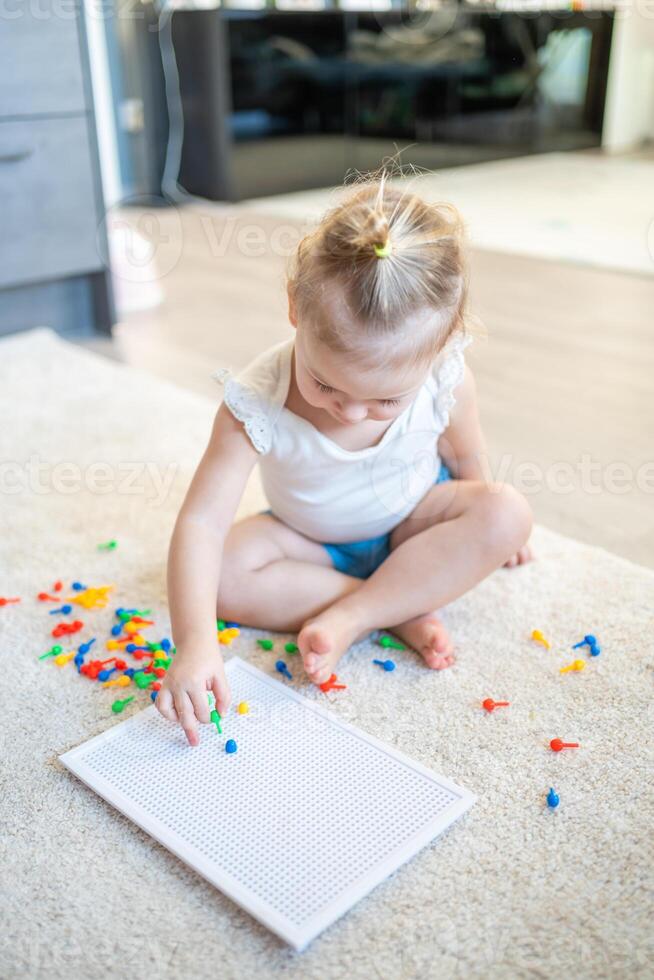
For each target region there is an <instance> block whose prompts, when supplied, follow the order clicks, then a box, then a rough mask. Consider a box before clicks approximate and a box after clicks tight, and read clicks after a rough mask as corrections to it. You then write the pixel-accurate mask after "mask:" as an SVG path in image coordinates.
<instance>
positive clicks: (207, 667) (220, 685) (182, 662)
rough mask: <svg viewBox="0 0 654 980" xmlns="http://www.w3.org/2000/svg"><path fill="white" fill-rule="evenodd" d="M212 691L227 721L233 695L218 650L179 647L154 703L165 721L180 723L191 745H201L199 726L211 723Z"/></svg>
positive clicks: (217, 708) (217, 707) (221, 713)
mask: <svg viewBox="0 0 654 980" xmlns="http://www.w3.org/2000/svg"><path fill="white" fill-rule="evenodd" d="M208 691H213V694H214V697H215V699H216V710H217V711H218V713H219V714H220V715H221V716H222V717H224V715H225V714H226V713H227V709H228V708H229V703H230V701H231V693H230V690H229V686H228V684H227V679H226V677H225V668H224V665H223V658H222V657H221V655H220V653H219V652H218V650H216V648H215V647H214V646H213V645H210V646H208V647H203V646H199V647H191V648H187V649H185V650H184V649H180V648H179V647H178V648H177V652H176V654H175V656H174V659H173V662H172V664H171V665H170V668H169V670H168V673H167V674H166V677H165V679H164V681H163V683H162V685H161V689H160V691H159V693H158V695H157V698H156V700H155V702H154V703H155V704H156V706H157V708H158V709H159V712H160V713H161V714H162V715H163V717H164V718H167V719H168V721H178V722H179V723H180V725H181V726H182V728H183V729H184V732H185V734H186V737H187V739H188V742H189V745H198V744H199V742H200V739H199V736H198V722H201V723H202V724H205V725H206V724H208V723H209V721H210V711H209V699H208V697H207V692H208Z"/></svg>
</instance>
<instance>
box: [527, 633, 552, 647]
mask: <svg viewBox="0 0 654 980" xmlns="http://www.w3.org/2000/svg"><path fill="white" fill-rule="evenodd" d="M531 638H532V640H534V641H535V642H536V643H540V644H541V646H544V647H545V649H546V650H551V649H552V644H551V643H550V641H549V640H548V639H546V638H545V637H544V636H543V634H542V633H541V631H540V630H532V633H531Z"/></svg>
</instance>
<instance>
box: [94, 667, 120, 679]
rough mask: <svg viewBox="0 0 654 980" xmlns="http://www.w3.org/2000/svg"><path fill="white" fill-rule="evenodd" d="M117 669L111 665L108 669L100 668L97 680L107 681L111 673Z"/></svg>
mask: <svg viewBox="0 0 654 980" xmlns="http://www.w3.org/2000/svg"><path fill="white" fill-rule="evenodd" d="M117 670H118V668H117V667H111V668H110V669H108V670H101V671H100V673H99V674H98V680H99V681H102V682H104V681H108V680H109V678H110V677H111V675H112V674H115V673H116V671H117Z"/></svg>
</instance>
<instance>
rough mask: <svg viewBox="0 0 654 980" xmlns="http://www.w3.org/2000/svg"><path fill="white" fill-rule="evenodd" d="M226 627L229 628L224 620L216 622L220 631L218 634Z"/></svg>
mask: <svg viewBox="0 0 654 980" xmlns="http://www.w3.org/2000/svg"><path fill="white" fill-rule="evenodd" d="M226 627H227V623H226V622H225V620H224V619H217V620H216V629H217V630H218V632H220V631H221V630H224V629H225V628H226Z"/></svg>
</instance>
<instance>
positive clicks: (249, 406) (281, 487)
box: [212, 333, 471, 543]
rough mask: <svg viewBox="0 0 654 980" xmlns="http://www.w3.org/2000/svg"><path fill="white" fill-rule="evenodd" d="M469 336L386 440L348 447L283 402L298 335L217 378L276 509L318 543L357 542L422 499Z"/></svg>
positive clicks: (443, 357)
mask: <svg viewBox="0 0 654 980" xmlns="http://www.w3.org/2000/svg"><path fill="white" fill-rule="evenodd" d="M470 339H471V338H469V337H465V336H464V335H462V334H458V333H457V334H455V335H454V336H453V337H451V338H450V340H449V341H448V343H447V344H446V345H445V347H444V348H443V350H442V351H441V353H440V354H439V356H438V358H437V359H436V360H435V361H434V363H433V364H432V367H431V370H430V373H429V375H428V376H427V379H426V381H425V383H424V384H423V386H422V388H420V389H419V391H418V394H417V395H416V397H415V398H414V400H413V401H412V402H411V404H410V405H409V406H408V407H407V408H405V409H404V411H403V412H402V413H401V414H400V415H398V416H397V417H396V418H395V419H393V421H392V422H391V424H390V425H389V427H388V428H387V429H386V431H385V432H384V434H383V436H382V438H381V439H380V441H379V442H378V443H377V444H376V445H374V446H370V447H369V448H367V449H358V450H355V451H350V450H348V449H343V448H342V447H341V446H339V445H337V443H335V442H334V441H333V440H332V439H329V438H328V437H327V436H326V435H324V434H323V433H322V432H320V431H319V430H318V429H316V427H315V426H314V425H312V423H311V422H309V421H307V419H304V418H301V416H299V415H296V414H295V413H294V412H291V411H290V410H289V409H287V408H285V407H284V402H285V401H286V398H287V395H288V390H289V385H290V381H291V358H292V354H293V345H294V340H295V338H294V337H290V338H289V339H288V340H284V341H282V342H281V343H279V344H276V345H275V346H274V347H271V348H269V349H268V350H266V351H264V352H263V353H262V354H259V356H258V357H256V358H255V359H254V360H253V361H251V362H250V364H248V365H247V366H246V367H245V368H243V370H241V371H240V372H239V373H238V374H236V375H234V376H232V372H231V371H230V369H229V368H223V369H221V370H219V371H216V372H215V373H214V374H213V375H212V377H213V378H214V379H215V380H216V381H218V382H219V383H220V384H224V386H225V389H224V390H225V396H224V401H225V404H226V405H227V406H228V408H229V409H230V411H231V412H232V414H233V415H234V417H235V418H237V419H238V420H239V421H240V422H242V423H243V425H244V428H245V432H246V433H247V435H248V436H249V438H250V441H251V442H252V445H253V446H254V448H255V449H256V450H257V452H258V453H260V454H261V458H260V461H259V465H260V470H261V480H262V484H263V488H264V491H265V493H266V496H267V498H268V501H269V503H270V507H271V509H272V512H273V514H274V515H275V516H276V517H278V518H279V519H280V520H282V521H283V522H284V523H285V524H288V525H290V526H291V527H293V528H295V529H296V530H297V531H300V533H302V534H305V535H307V536H308V537H310V538H313V539H314V540H316V541H320V542H333V543H342V542H346V541H361V540H363V539H365V538H372V537H377V536H378V535H381V534H387V533H388V532H389V531H392V530H393V528H394V527H396V525H397V524H399V523H400V521H402V520H403V519H404V518H405V517H406V516H407V515H408V514H410V513H411V511H412V510H413V509H414V507H415V506H416V504H417V503H418V502H419V501H420V500H421V499H422V497H424V495H425V494H426V493H427V491H428V490H429V489H430V487H431V486H432V484H433V483H434V481H435V480H436V477H437V475H438V472H439V469H440V458H439V455H438V438H439V436H440V435H441V433H442V432H443V431H444V430H445V429H446V428H447V425H448V422H449V415H450V411H451V409H452V406H453V405H454V400H455V399H454V389H455V388H456V387H457V385H459V384H460V383H461V381H462V380H463V373H464V360H463V350H464V348H465V347H466V346H467V344H468V343H470Z"/></svg>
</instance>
